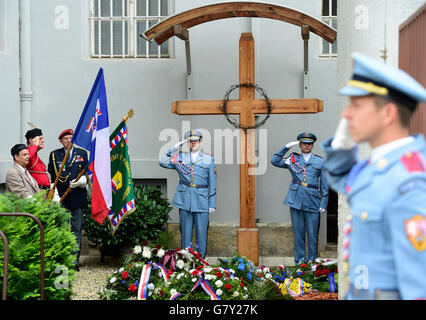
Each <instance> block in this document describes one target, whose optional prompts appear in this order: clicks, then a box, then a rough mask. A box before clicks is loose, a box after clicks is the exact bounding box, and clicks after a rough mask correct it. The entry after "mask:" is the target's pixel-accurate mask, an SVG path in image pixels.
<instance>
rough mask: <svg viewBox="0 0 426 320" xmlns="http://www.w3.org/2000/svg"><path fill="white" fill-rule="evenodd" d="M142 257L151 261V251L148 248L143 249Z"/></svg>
mask: <svg viewBox="0 0 426 320" xmlns="http://www.w3.org/2000/svg"><path fill="white" fill-rule="evenodd" d="M142 256H143V257H144V258H147V259H150V258H151V250H150V249H149V248H148V247H144V248H143V252H142Z"/></svg>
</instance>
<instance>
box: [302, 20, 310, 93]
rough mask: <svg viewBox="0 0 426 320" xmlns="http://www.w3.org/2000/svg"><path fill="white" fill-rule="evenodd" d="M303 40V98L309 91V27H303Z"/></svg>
mask: <svg viewBox="0 0 426 320" xmlns="http://www.w3.org/2000/svg"><path fill="white" fill-rule="evenodd" d="M301 33H302V39H303V97H306V96H308V89H309V26H308V25H303V26H302V27H301Z"/></svg>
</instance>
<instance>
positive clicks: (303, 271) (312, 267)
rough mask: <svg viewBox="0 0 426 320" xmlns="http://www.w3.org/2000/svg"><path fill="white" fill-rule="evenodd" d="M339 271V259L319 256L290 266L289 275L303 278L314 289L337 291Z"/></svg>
mask: <svg viewBox="0 0 426 320" xmlns="http://www.w3.org/2000/svg"><path fill="white" fill-rule="evenodd" d="M337 273H338V269H337V261H335V260H332V259H329V258H318V259H316V260H315V261H313V262H306V263H299V264H298V265H297V266H295V267H291V268H288V275H289V277H292V278H302V279H303V280H304V281H305V282H308V283H310V284H311V285H312V287H311V289H312V290H316V291H318V292H337V277H335V274H337Z"/></svg>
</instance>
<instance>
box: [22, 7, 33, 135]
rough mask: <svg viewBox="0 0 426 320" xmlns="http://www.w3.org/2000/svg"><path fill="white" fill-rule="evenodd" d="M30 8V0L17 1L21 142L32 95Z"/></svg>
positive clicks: (29, 114)
mask: <svg viewBox="0 0 426 320" xmlns="http://www.w3.org/2000/svg"><path fill="white" fill-rule="evenodd" d="M30 9H31V6H30V0H19V70H20V91H19V97H20V102H21V127H20V133H21V141H23V142H24V141H26V140H25V133H26V132H27V130H28V129H29V127H28V124H27V122H28V121H31V109H32V107H31V104H32V100H33V93H32V88H31V10H30Z"/></svg>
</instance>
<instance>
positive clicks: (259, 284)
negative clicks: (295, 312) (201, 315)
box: [99, 242, 308, 300]
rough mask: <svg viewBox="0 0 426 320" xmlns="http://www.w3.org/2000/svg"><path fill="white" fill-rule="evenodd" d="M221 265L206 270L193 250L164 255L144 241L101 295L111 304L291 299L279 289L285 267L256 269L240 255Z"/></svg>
mask: <svg viewBox="0 0 426 320" xmlns="http://www.w3.org/2000/svg"><path fill="white" fill-rule="evenodd" d="M219 262H220V265H218V266H210V265H209V264H208V263H207V262H206V261H205V260H203V259H202V257H201V254H200V253H199V252H197V251H195V250H194V249H192V248H185V249H180V248H176V249H173V250H165V249H164V248H162V247H161V246H160V245H150V244H149V243H148V242H144V243H142V244H141V245H136V246H135V247H134V248H133V250H132V251H131V252H130V254H129V255H128V256H127V257H126V259H125V260H124V264H123V266H122V267H121V268H119V269H118V270H117V271H116V272H115V273H114V274H112V275H111V276H109V277H108V278H107V285H106V287H105V288H104V289H103V290H102V291H101V292H99V295H100V298H101V299H111V300H123V299H143V300H144V299H150V300H174V299H179V300H210V299H211V300H219V299H221V300H246V299H277V298H279V299H289V297H290V295H289V294H290V292H292V291H291V289H290V290H287V291H286V290H284V289H282V288H280V284H281V283H282V281H283V280H285V279H287V277H285V276H286V273H285V269H284V267H283V266H280V267H276V268H269V267H266V266H260V267H256V266H255V265H254V264H253V263H252V262H251V261H250V260H248V259H247V258H246V257H244V256H240V255H235V256H234V257H232V258H230V259H226V260H219ZM305 286H306V288H308V284H306V283H305V284H304V288H305ZM290 288H293V287H290Z"/></svg>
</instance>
